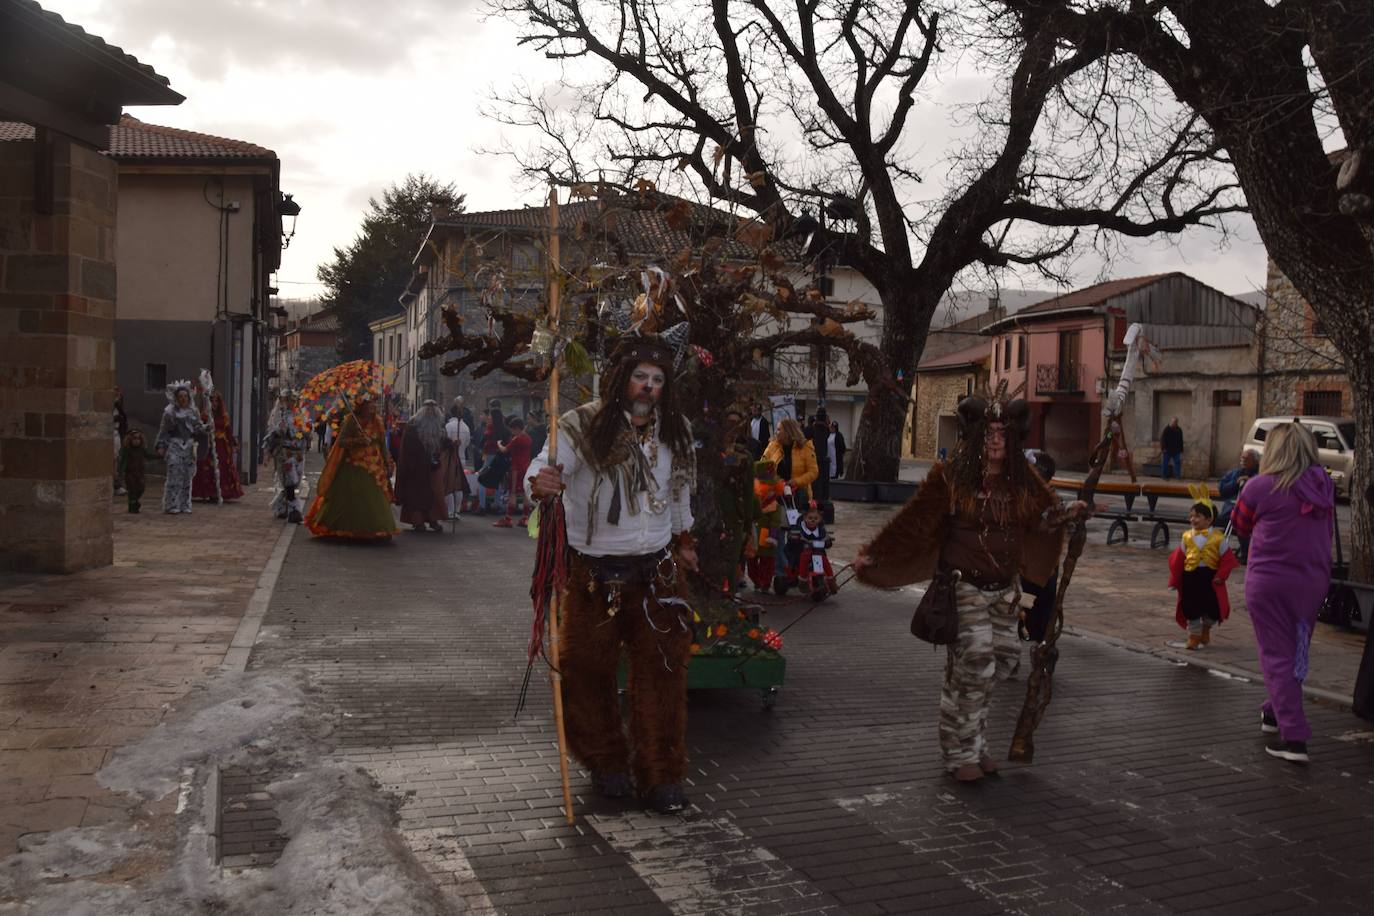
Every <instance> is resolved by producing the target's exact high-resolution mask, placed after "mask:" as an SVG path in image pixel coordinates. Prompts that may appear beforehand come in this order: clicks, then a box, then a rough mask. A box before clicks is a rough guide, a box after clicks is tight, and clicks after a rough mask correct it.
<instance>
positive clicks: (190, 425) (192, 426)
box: [154, 382, 205, 515]
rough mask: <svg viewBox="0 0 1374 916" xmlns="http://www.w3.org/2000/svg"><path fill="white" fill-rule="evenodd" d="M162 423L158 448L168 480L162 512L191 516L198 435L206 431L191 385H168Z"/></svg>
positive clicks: (159, 430) (181, 383) (158, 432)
mask: <svg viewBox="0 0 1374 916" xmlns="http://www.w3.org/2000/svg"><path fill="white" fill-rule="evenodd" d="M167 400H168V401H170V402H171V403H169V404H168V405H167V406H166V407H165V408H163V411H162V421H161V422H160V423H159V424H158V428H157V442H156V443H155V446H154V447H155V448H156V450H157V456H158V457H159V458H165V459H166V460H167V477H166V479H165V480H164V481H163V484H162V511H163V512H166V513H167V514H168V515H177V514H181V515H190V514H191V478H192V477H194V476H195V473H196V436H198V435H200V434H201V433H203V432H205V424H204V423H202V422H201V421H200V411H198V410H196V409H195V408H194V407H192V406H191V383H190V382H173V383H172V384H171V385H169V386H167Z"/></svg>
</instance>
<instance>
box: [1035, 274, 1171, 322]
mask: <svg viewBox="0 0 1374 916" xmlns="http://www.w3.org/2000/svg"><path fill="white" fill-rule="evenodd" d="M1175 273H1176V272H1175ZM1172 276H1174V273H1164V274H1148V275H1146V276H1143V277H1123V278H1122V279H1120V280H1107V281H1105V282H1102V283H1095V284H1093V285H1092V286H1085V287H1083V288H1082V289H1075V290H1072V291H1070V292H1067V293H1065V294H1064V295H1062V296H1055V297H1054V298H1053V299H1046V300H1045V301H1043V302H1037V303H1035V305H1028V306H1026V307H1025V308H1023V309H1022V310H1021V311H1020V312H1018V313H1017V314H1018V315H1021V316H1025V315H1033V314H1035V313H1036V312H1057V311H1060V310H1062V309H1080V308H1092V307H1093V306H1095V305H1101V304H1102V303H1104V302H1106V301H1107V300H1108V299H1114V298H1116V297H1117V296H1121V295H1125V294H1126V293H1129V292H1131V291H1132V290H1137V289H1140V288H1142V287H1145V286H1149V285H1150V284H1152V283H1158V282H1159V281H1160V280H1163V279H1164V278H1165V277H1172Z"/></svg>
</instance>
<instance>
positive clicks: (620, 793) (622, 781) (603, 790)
mask: <svg viewBox="0 0 1374 916" xmlns="http://www.w3.org/2000/svg"><path fill="white" fill-rule="evenodd" d="M592 788H594V789H596V792H597V794H598V795H600V796H601V797H602V798H624V797H625V796H627V795H629V794H630V792H632V791H633V790H634V785H633V783H631V782H630V774H629V773H595V772H594V773H592Z"/></svg>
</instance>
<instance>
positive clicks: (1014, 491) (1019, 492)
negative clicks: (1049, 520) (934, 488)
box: [948, 423, 1045, 520]
mask: <svg viewBox="0 0 1374 916" xmlns="http://www.w3.org/2000/svg"><path fill="white" fill-rule="evenodd" d="M984 429H985V427H984V426H983V425H981V424H980V425H979V426H978V427H977V428H975V429H973V430H970V431H969V434H968V435H965V436H963V437H962V438H960V439H959V442H958V444H957V445H955V446H954V457H953V458H952V459H951V460H950V462H949V471H948V475H949V485H950V491H951V493H952V494H953V497H954V507H955V508H956V509H957V510H958V511H959V512H961V513H964V514H967V515H974V514H976V513H977V511H978V494H979V493H980V492H982V490H983V485H984V476H985V475H984V473H983V469H984V462H983V435H984ZM1006 435H1007V455H1006V458H1004V459H1003V461H1002V475H1001V480H1002V482H1003V483H1005V484H1006V487H1007V491H1008V492H1009V493H1010V494H1011V497H1012V500H1013V501H1014V503H1015V505H1016V515H1017V517H1018V518H1020V519H1022V520H1026V519H1029V518H1030V517H1031V516H1033V515H1035V514H1036V513H1037V512H1038V511H1039V509H1038V508H1037V506H1038V503H1037V501H1036V499H1035V494H1036V493H1037V492H1039V491H1040V490H1041V489H1043V488H1044V486H1045V485H1044V483H1042V482H1041V480H1040V478H1039V477H1038V476H1037V474H1036V472H1035V467H1034V465H1032V464H1031V463H1030V462H1029V461H1027V460H1026V455H1025V452H1024V450H1023V448H1022V445H1021V432H1020V430H1019V429H1016V428H1015V426H1014V424H1011V423H1008V424H1007V425H1006Z"/></svg>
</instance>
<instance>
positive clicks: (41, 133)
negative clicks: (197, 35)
mask: <svg viewBox="0 0 1374 916" xmlns="http://www.w3.org/2000/svg"><path fill="white" fill-rule="evenodd" d="M182 100H183V99H182V96H181V95H180V94H178V93H176V92H174V91H172V89H171V88H170V86H169V84H168V81H167V79H166V78H165V77H162V76H160V75H158V74H157V73H156V72H154V70H153V69H152V68H151V67H149V66H147V65H146V64H142V63H140V62H139V61H138V60H137V59H135V58H134V57H132V56H131V55H128V54H125V53H124V52H123V51H122V50H120V49H119V48H117V47H114V46H112V45H109V44H106V43H105V42H104V41H102V40H101V39H100V38H98V37H96V36H94V35H90V34H88V33H87V32H86V31H85V30H83V29H81V28H79V27H77V26H75V25H69V24H68V23H66V22H65V21H63V19H62V18H61V17H60V16H57V15H55V14H53V13H49V12H46V11H44V10H43V9H42V8H41V7H40V6H39V5H38V4H37V3H33V2H30V0H0V118H4V119H8V120H11V121H13V122H16V123H17V124H18V125H20V126H22V127H23V128H25V130H24V134H25V136H23V137H18V136H16V137H14V138H12V140H11V142H6V143H0V569H8V570H23V571H32V572H74V571H76V570H79V569H85V568H89V567H92V566H103V565H107V564H109V563H110V562H111V561H112V559H113V553H114V544H113V525H112V522H111V518H110V506H111V501H110V490H111V482H112V476H113V474H112V472H113V463H114V462H113V457H114V452H113V436H112V427H111V422H110V411H111V407H112V405H113V403H114V385H115V374H114V373H115V363H114V350H115V347H114V337H115V298H116V290H117V289H118V284H119V279H120V278H119V275H118V273H117V271H116V255H115V253H116V251H117V246H118V233H117V225H116V218H117V212H118V171H117V166H116V164H115V162H114V161H113V160H112V159H110V158H109V157H107V156H104V155H101V152H100V151H101V150H103V149H106V148H108V145H109V129H110V127H111V126H112V125H115V124H117V123H118V122H119V117H120V113H121V110H122V108H123V106H124V105H175V104H178V103H180V102H181V101H182Z"/></svg>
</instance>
